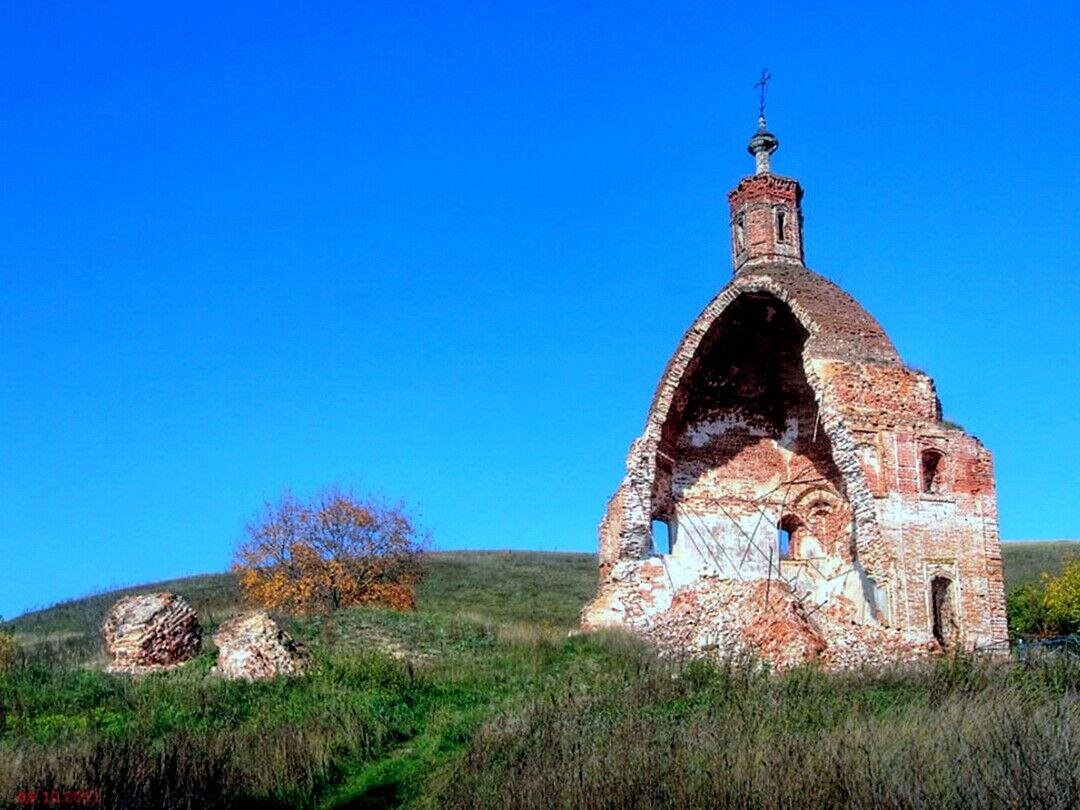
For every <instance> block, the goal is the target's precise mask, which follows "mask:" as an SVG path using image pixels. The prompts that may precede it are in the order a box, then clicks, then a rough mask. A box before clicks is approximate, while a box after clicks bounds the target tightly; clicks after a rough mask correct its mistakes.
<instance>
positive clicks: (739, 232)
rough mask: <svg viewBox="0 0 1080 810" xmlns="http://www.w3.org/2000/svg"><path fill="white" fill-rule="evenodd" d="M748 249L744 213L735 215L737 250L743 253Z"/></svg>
mask: <svg viewBox="0 0 1080 810" xmlns="http://www.w3.org/2000/svg"><path fill="white" fill-rule="evenodd" d="M745 249H746V227H745V225H744V224H743V218H742V214H740V215H739V216H737V217H735V251H736V252H737V253H741V252H742V251H743V250H745Z"/></svg>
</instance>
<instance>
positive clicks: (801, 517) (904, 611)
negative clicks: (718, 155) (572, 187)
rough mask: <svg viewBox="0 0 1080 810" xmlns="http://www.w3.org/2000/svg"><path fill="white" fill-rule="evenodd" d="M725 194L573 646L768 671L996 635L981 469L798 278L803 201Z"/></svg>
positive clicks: (769, 188)
mask: <svg viewBox="0 0 1080 810" xmlns="http://www.w3.org/2000/svg"><path fill="white" fill-rule="evenodd" d="M778 145H779V142H778V141H777V139H776V137H775V136H773V135H772V134H771V133H770V132H768V130H767V129H766V126H765V118H764V114H762V116H761V118H760V119H759V126H758V130H757V133H756V134H755V135H754V136H753V138H751V140H750V144H749V146H748V150H749V152H750V153H751V154H752V155H753V156H754V158H755V162H756V172H755V174H753V175H752V176H750V177H746V178H744V179H743V180H742V181H741V182H740V183H739V184H738V186H736V187H735V188H734V189H733V190H732V191H731V192H730V193H729V194H728V200H729V203H730V208H731V241H732V245H731V254H732V260H733V264H734V277H733V278H732V280H731V282H730V283H729V284H728V285H727V286H726V287H724V288H723V289H722V290H721V291H720V293H719V294H718V295H717V296H716V297H715V298H714V299H713V300H712V302H711V303H709V305H708V306H707V307H705V309H704V311H703V312H702V313H701V315H699V316H698V318H697V320H696V321H694V323H693V324H692V325H691V326H690V329H689V330H688V331H687V332H686V334H685V335H684V336H683V338H682V341H681V342H680V343H679V346H678V348H677V349H676V351H675V354H674V355H673V356H672V358H671V360H670V361H669V362H668V365H667V368H665V370H664V373H663V375H662V377H661V378H660V382H659V384H658V385H657V388H656V393H655V395H654V396H653V400H652V405H651V406H650V408H649V413H648V418H647V419H646V422H645V429H644V431H643V433H642V434H641V436H640V437H639V438H638V439H636V440H635V441H634V442H633V444H632V445H631V448H630V452H629V455H628V456H627V459H626V476H625V478H624V479H623V481H622V483H621V484H620V486H619V488H618V490H617V491H616V492H615V494H614V496H613V497H612V498H611V500H610V502H609V503H608V508H607V513H606V515H605V516H604V518H603V520H602V522H601V524H600V587H599V592H598V594H597V597H596V599H595V600H594V601H593V602H592V603H590V604H589V605H588V606H586V608H585V610H584V611H583V614H582V625H583V627H584V628H585V629H595V628H600V627H610V626H616V627H623V628H627V629H629V630H631V631H633V632H635V633H639V634H641V635H643V636H645V637H647V638H649V639H651V640H653V641H654V642H655V643H657V644H658V645H659V646H660V647H661V649H663V650H665V651H667V652H669V653H671V654H675V655H707V656H717V657H724V656H729V655H733V654H734V655H738V654H742V653H752V654H754V655H757V656H760V657H762V658H764V659H766V660H769V661H771V662H772V663H773V664H774V665H775V666H777V667H780V668H783V667H788V666H793V665H796V664H799V663H802V662H806V661H811V660H817V661H819V662H821V663H822V664H823V665H825V666H829V667H847V666H853V665H858V664H862V663H871V664H873V663H886V662H888V661H892V660H896V659H898V658H912V657H918V656H924V655H932V654H934V653H939V652H942V651H946V650H950V649H953V648H956V647H959V648H961V649H965V650H970V649H990V648H994V647H998V646H1000V645H1002V644H1004V643H1005V642H1006V640H1007V635H1006V624H1005V598H1004V584H1003V578H1002V565H1001V549H1000V545H999V540H998V521H997V499H996V495H995V489H994V474H993V467H992V461H991V455H990V452H989V451H988V450H987V449H986V448H984V447H983V446H982V444H981V443H980V442H979V440H978V439H976V438H975V437H974V436H970V435H968V434H966V433H965V432H964V431H963V430H962V429H961V428H959V427H958V426H956V425H953V424H950V423H948V422H943V421H942V418H941V405H940V403H939V401H938V398H937V395H936V393H935V390H934V383H933V381H932V380H931V379H930V378H929V377H928V376H927V375H926V374H924V373H922V372H920V371H918V370H915V369H913V368H910V367H908V366H905V365H904V362H903V360H902V359H901V358H900V355H899V354H898V353H897V351H896V348H895V347H894V346H893V344H892V342H891V341H890V340H889V338H888V336H887V335H886V334H885V332H884V331H882V328H881V326H880V325H879V324H878V323H877V321H875V320H874V318H873V317H872V316H871V315H870V314H869V313H867V312H866V311H865V310H864V309H863V308H862V307H861V306H860V305H859V303H858V302H857V301H856V300H855V299H854V298H852V297H851V296H850V295H848V294H847V293H845V292H844V291H843V290H841V289H840V288H839V287H837V286H836V285H835V284H833V283H832V282H830V281H829V280H827V279H826V278H824V277H822V276H820V275H818V274H817V273H815V272H813V271H812V270H810V269H809V268H807V267H806V265H805V264H804V263H803V217H802V210H801V200H802V195H803V192H802V188H801V187H800V185H799V183H798V181H796V180H793V179H792V178H789V177H781V176H779V175H776V174H773V173H772V171H771V168H770V158H771V156H772V154H773V152H775V151H776V149H777V147H778Z"/></svg>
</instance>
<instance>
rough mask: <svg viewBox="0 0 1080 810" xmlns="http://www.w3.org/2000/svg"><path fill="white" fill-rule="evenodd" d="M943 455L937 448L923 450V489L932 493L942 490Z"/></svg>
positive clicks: (921, 466) (921, 460)
mask: <svg viewBox="0 0 1080 810" xmlns="http://www.w3.org/2000/svg"><path fill="white" fill-rule="evenodd" d="M943 458H944V457H943V456H942V454H941V453H939V452H938V451H937V450H923V451H922V455H921V456H920V457H919V459H920V464H919V467H920V470H921V473H922V491H923V492H926V493H929V494H931V495H936V494H938V493H939V492H941V472H942V470H941V468H942V460H943Z"/></svg>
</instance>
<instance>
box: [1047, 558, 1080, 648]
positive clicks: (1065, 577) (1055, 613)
mask: <svg viewBox="0 0 1080 810" xmlns="http://www.w3.org/2000/svg"><path fill="white" fill-rule="evenodd" d="M1046 615H1047V618H1048V620H1049V622H1050V623H1051V624H1052V625H1053V627H1054V629H1055V631H1056V632H1057V633H1059V634H1061V635H1068V634H1070V633H1075V632H1077V631H1078V630H1080V560H1073V561H1072V562H1070V563H1069V564H1068V565H1067V566H1065V570H1064V571H1062V572H1061V574H1060V575H1058V576H1056V577H1048V578H1047V581H1046Z"/></svg>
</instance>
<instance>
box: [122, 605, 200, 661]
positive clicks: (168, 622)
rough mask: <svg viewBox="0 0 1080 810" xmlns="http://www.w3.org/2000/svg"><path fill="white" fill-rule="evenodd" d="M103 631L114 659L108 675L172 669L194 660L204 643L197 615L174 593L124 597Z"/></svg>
mask: <svg viewBox="0 0 1080 810" xmlns="http://www.w3.org/2000/svg"><path fill="white" fill-rule="evenodd" d="M101 632H102V634H103V635H104V636H105V646H106V648H107V649H108V651H109V654H110V655H111V656H112V659H113V660H112V663H111V664H110V665H109V666H108V668H107V671H109V672H127V673H131V674H141V673H146V672H158V671H162V670H166V669H172V668H174V667H177V666H180V665H181V664H183V663H185V662H186V661H189V660H191V659H192V658H193V657H194V656H195V655H196V653H198V651H199V648H200V646H201V644H202V629H201V628H200V627H199V617H198V615H197V614H196V613H195V611H194V610H192V609H191V606H190V605H188V603H187V602H185V601H184V600H183V598H181V597H179V596H177V595H176V594H172V593H148V594H140V595H138V596H126V597H124V598H123V599H121V600H120V601H119V602H117V603H116V604H115V605H113V606H112V609H111V610H110V611H109V614H108V616H107V617H106V618H105V623H104V624H103V625H102V628H101Z"/></svg>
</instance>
